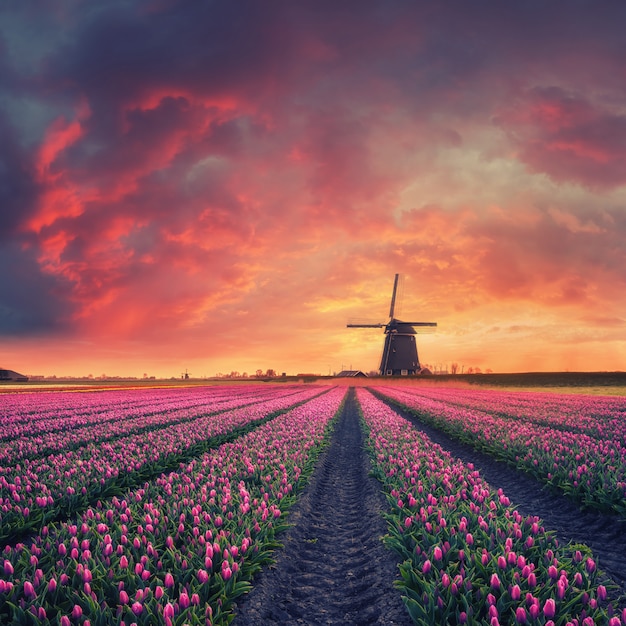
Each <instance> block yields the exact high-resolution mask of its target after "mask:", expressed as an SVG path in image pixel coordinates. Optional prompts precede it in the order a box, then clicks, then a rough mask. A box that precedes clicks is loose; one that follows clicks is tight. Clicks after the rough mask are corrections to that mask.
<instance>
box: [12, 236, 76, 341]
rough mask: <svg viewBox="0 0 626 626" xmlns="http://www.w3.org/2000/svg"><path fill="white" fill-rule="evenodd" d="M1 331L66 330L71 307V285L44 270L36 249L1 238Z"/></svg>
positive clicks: (13, 332)
mask: <svg viewBox="0 0 626 626" xmlns="http://www.w3.org/2000/svg"><path fill="white" fill-rule="evenodd" d="M0 268H2V271H0V335H1V336H12V335H16V336H21V335H32V334H41V333H49V332H52V331H61V330H64V328H63V326H64V322H62V320H64V319H67V316H68V314H70V313H71V307H69V306H68V303H67V300H66V298H67V296H68V295H69V293H70V290H69V289H68V285H67V284H66V283H65V282H64V281H63V280H62V279H59V278H58V277H52V276H47V275H45V274H43V273H42V272H41V268H40V267H39V265H38V263H37V261H36V259H35V258H34V256H33V251H32V250H22V249H21V248H20V247H19V246H18V245H16V244H11V243H7V242H6V241H5V242H2V241H0Z"/></svg>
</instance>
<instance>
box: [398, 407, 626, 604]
mask: <svg viewBox="0 0 626 626" xmlns="http://www.w3.org/2000/svg"><path fill="white" fill-rule="evenodd" d="M394 409H395V410H397V411H398V413H399V414H400V415H403V416H404V417H405V418H406V419H408V420H409V421H411V423H413V424H414V426H415V427H416V428H418V429H419V430H421V431H422V432H424V434H426V435H427V436H428V437H429V438H430V439H431V440H432V441H434V442H435V443H438V444H439V445H440V446H441V447H442V448H445V449H446V450H447V451H448V452H449V453H450V454H452V455H454V456H456V457H457V458H459V459H461V460H462V461H463V462H464V463H473V464H474V466H475V468H476V469H477V470H479V471H480V473H481V475H482V476H483V477H484V478H485V480H486V481H487V482H488V483H489V484H490V485H491V486H492V487H494V488H495V489H498V488H500V487H501V488H502V489H503V490H504V493H506V495H507V496H508V497H509V498H510V500H511V503H512V504H513V506H514V507H515V508H516V509H517V510H518V511H519V512H520V513H521V514H523V515H538V516H539V517H540V518H541V519H542V520H543V522H544V527H545V528H546V529H547V530H553V531H555V532H556V534H557V537H558V539H559V540H560V541H561V542H563V543H567V542H569V541H572V542H575V543H584V544H586V545H588V546H589V547H590V548H591V549H592V550H593V552H594V555H595V556H596V557H597V562H598V565H599V567H600V569H602V570H604V571H605V572H606V573H607V574H608V575H609V576H610V577H611V578H612V579H613V581H614V582H615V583H617V584H618V585H619V586H620V587H621V593H626V561H625V560H624V555H625V554H626V521H624V520H620V519H619V518H618V517H617V516H615V515H610V514H603V513H599V512H597V511H593V510H587V511H581V510H580V508H579V507H578V506H577V505H576V503H575V502H574V501H573V500H571V499H570V498H568V497H566V496H564V495H562V494H561V493H558V492H556V490H551V489H550V488H549V487H547V486H545V485H543V484H542V483H540V482H539V481H538V480H536V479H535V478H533V477H532V476H529V475H527V474H524V472H522V471H520V470H517V469H515V468H513V467H510V466H508V465H506V464H505V463H501V462H499V461H496V460H495V459H493V458H491V457H489V456H487V455H486V454H483V453H481V452H477V451H476V450H474V449H473V448H472V447H471V446H469V445H467V444H464V443H460V442H458V441H455V440H454V439H452V438H450V437H448V436H447V435H446V434H444V433H442V432H441V431H438V430H436V429H435V428H433V427H432V426H428V425H426V424H423V423H422V422H420V421H419V420H417V419H416V418H415V417H414V416H412V415H411V414H410V413H406V412H403V411H400V410H399V409H398V408H397V407H395V406H394Z"/></svg>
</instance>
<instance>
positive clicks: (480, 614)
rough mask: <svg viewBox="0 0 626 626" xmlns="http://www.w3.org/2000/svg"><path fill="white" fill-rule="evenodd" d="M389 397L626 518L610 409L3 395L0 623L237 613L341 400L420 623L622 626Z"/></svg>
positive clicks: (555, 546) (351, 396)
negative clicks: (359, 441)
mask: <svg viewBox="0 0 626 626" xmlns="http://www.w3.org/2000/svg"><path fill="white" fill-rule="evenodd" d="M395 404H397V405H399V406H401V407H402V408H403V410H409V411H411V412H413V413H414V414H415V415H417V416H418V417H419V419H420V420H424V421H426V422H428V423H430V424H431V425H434V426H436V427H437V428H438V429H440V430H442V431H445V432H446V433H448V434H449V435H452V436H454V437H457V438H460V439H462V440H465V441H468V442H471V443H472V445H474V446H476V447H478V448H480V449H481V450H483V451H486V452H488V453H489V454H491V455H492V456H494V457H496V458H498V459H500V460H502V461H504V462H507V463H509V464H512V465H514V466H515V467H517V468H518V469H519V471H520V472H529V473H531V474H532V475H534V476H536V477H537V478H538V479H539V480H541V481H545V482H549V483H550V484H552V485H553V486H555V487H557V488H559V489H561V490H562V491H563V492H564V493H567V494H568V495H569V496H571V497H573V498H576V499H577V500H578V501H579V502H580V503H581V504H584V505H586V506H590V507H595V508H597V509H600V510H606V511H612V512H618V513H619V514H620V515H626V497H625V496H626V476H625V475H624V471H625V469H626V426H625V425H624V422H625V419H624V418H625V416H626V402H625V401H624V400H623V399H621V398H606V397H600V396H597V397H591V396H557V395H553V394H539V393H506V392H500V391H486V390H471V389H454V388H443V389H439V388H434V387H423V386H417V385H416V386H400V385H396V386H394V385H376V386H371V387H357V388H356V389H354V388H351V389H349V388H348V387H344V386H337V387H332V386H321V385H319V386H318V385H310V384H309V385H304V384H293V385H291V384H285V385H266V384H242V385H237V386H236V385H232V386H225V385H224V386H206V387H202V386H198V387H180V388H174V387H171V388H162V389H116V390H106V391H97V392H84V393H83V392H78V393H74V392H73V393H68V392H62V391H52V392H46V393H42V392H39V393H25V392H22V393H15V394H11V393H7V394H3V395H2V396H1V397H0V549H2V554H1V555H0V624H33V625H36V624H53V625H55V626H58V625H61V626H73V625H81V626H95V625H105V624H124V625H125V626H130V625H132V624H136V625H138V626H139V625H147V624H165V625H168V626H170V625H172V626H183V625H184V624H203V625H213V624H215V625H217V624H228V623H230V622H231V621H232V620H233V619H235V620H236V610H237V603H238V602H240V601H242V600H243V598H244V597H245V594H246V593H247V592H248V591H249V590H250V589H251V587H252V585H254V584H255V575H257V574H258V573H259V571H260V570H261V569H262V568H264V567H267V566H268V565H269V564H270V563H271V562H272V558H273V557H272V555H273V553H274V551H275V550H276V549H278V548H279V546H280V542H281V540H282V539H281V536H283V534H284V533H285V532H288V530H287V529H288V523H287V520H288V515H287V513H288V511H289V510H290V508H291V507H293V506H295V505H296V504H297V501H298V498H299V496H300V494H301V493H302V492H303V490H304V488H305V486H306V484H307V481H308V480H309V479H310V477H311V476H312V475H313V473H314V472H315V470H316V467H317V465H316V463H317V460H318V459H319V458H320V455H321V454H322V453H323V452H324V451H325V450H327V449H328V444H329V442H330V440H331V438H332V437H333V428H334V425H335V423H336V421H337V419H338V417H339V416H340V415H343V414H345V413H342V411H343V412H345V411H346V407H347V406H348V405H350V406H353V407H354V414H355V415H356V418H355V419H354V420H353V422H354V428H357V429H360V430H361V431H362V441H363V445H362V446H360V447H359V446H358V445H356V444H355V445H356V447H355V449H354V450H353V451H350V453H351V454H353V455H354V457H355V459H356V458H357V457H358V456H359V455H368V458H369V459H370V461H371V468H372V474H373V476H375V478H376V480H377V481H378V483H379V488H380V490H381V492H382V493H383V494H384V498H385V499H386V502H387V506H386V507H384V508H383V510H381V511H380V513H381V514H383V515H384V517H385V520H386V522H387V527H388V532H387V535H386V536H385V537H384V543H385V546H387V548H389V554H390V555H394V556H393V558H396V559H397V560H398V561H399V569H398V578H397V580H396V587H397V589H398V591H399V592H400V593H401V594H402V596H403V599H404V603H405V606H406V608H407V616H410V619H412V620H413V621H414V622H415V623H417V624H424V625H425V624H433V625H435V624H444V625H445V624H450V625H452V624H476V625H477V624H489V625H490V626H498V625H505V624H535V625H538V626H569V625H571V626H573V625H577V626H591V625H592V624H608V625H609V626H618V625H619V624H626V603H624V602H622V599H620V596H619V590H618V589H617V587H616V586H615V585H613V584H612V582H611V580H610V579H608V578H607V577H606V576H605V575H604V574H603V572H602V571H601V563H600V564H599V563H598V561H597V559H596V557H595V556H594V555H593V553H592V552H591V550H590V549H589V548H587V547H586V546H585V545H582V544H577V545H574V544H563V543H562V542H561V543H559V541H557V539H556V538H555V533H554V532H552V531H551V530H550V529H547V528H545V527H544V524H543V522H542V521H541V519H539V518H538V517H536V516H533V515H526V516H523V515H521V514H520V513H519V512H518V511H517V510H516V508H515V503H514V502H513V503H512V502H510V501H509V498H508V497H507V495H506V494H505V493H504V492H503V491H502V489H498V487H497V485H494V486H491V485H489V484H487V483H486V482H485V481H484V479H483V478H482V477H481V474H480V472H479V471H478V470H477V469H475V468H474V467H473V466H472V465H471V464H464V463H463V462H461V461H460V460H458V459H456V458H454V457H452V456H451V455H450V454H449V453H448V452H447V451H446V450H445V449H443V448H442V447H441V446H439V445H437V444H436V443H434V442H432V441H431V440H430V439H429V438H428V437H427V436H426V435H424V433H423V432H422V431H420V430H419V429H417V428H416V427H415V426H414V425H413V424H412V423H411V422H410V421H409V420H407V419H405V418H404V417H402V415H401V414H400V413H399V412H398V411H397V410H395V409H394V408H393V407H394V405H395ZM360 437H361V435H360ZM362 458H363V457H362ZM341 478H342V477H341V476H340V475H339V476H337V477H336V478H335V480H336V481H340V480H341ZM370 480H371V479H370ZM329 484H331V485H332V484H333V481H329ZM324 497H327V498H332V492H331V493H329V494H327V495H325V496H324ZM354 497H358V494H356V495H355V496H354ZM381 497H382V496H381ZM346 504H347V503H346ZM337 505H338V506H341V505H342V503H341V502H338V503H337ZM377 515H378V512H377ZM298 523H299V524H306V523H307V520H306V519H300V520H299V521H298ZM349 567H350V564H349V563H346V568H349ZM320 601H321V602H323V598H321V599H320Z"/></svg>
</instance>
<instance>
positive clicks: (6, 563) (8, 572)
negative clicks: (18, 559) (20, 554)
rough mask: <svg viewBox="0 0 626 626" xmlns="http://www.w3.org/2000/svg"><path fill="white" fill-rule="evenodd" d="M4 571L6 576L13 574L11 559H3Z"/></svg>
mask: <svg viewBox="0 0 626 626" xmlns="http://www.w3.org/2000/svg"><path fill="white" fill-rule="evenodd" d="M4 573H5V575H6V576H13V565H12V563H11V561H7V560H6V559H5V561H4Z"/></svg>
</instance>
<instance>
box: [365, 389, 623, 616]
mask: <svg viewBox="0 0 626 626" xmlns="http://www.w3.org/2000/svg"><path fill="white" fill-rule="evenodd" d="M357 393H358V400H359V403H360V405H361V410H362V415H363V420H364V423H365V428H366V431H367V433H368V439H367V442H368V446H369V449H370V453H371V456H372V461H373V465H374V473H375V475H376V477H377V478H378V479H379V480H380V481H381V483H382V484H383V487H384V489H385V491H386V493H387V494H388V499H389V503H390V508H391V513H390V515H389V516H388V523H389V535H388V536H387V538H386V541H387V543H388V545H390V546H391V547H392V548H394V549H395V550H397V551H398V552H399V553H400V555H401V557H402V559H403V562H402V564H401V565H400V570H401V580H400V587H401V588H402V590H403V591H404V594H405V596H404V597H405V602H406V604H407V608H408V610H409V612H410V614H411V616H412V617H413V619H414V620H415V622H416V623H418V624H442V625H445V624H490V625H491V626H498V625H499V624H502V625H504V624H536V625H539V626H555V625H563V626H565V625H567V626H574V625H578V626H591V625H593V624H609V625H610V626H618V625H619V624H621V623H622V622H623V623H626V610H623V611H621V612H620V610H619V608H618V607H616V606H614V605H613V604H612V603H611V602H609V601H608V598H607V594H608V591H607V587H606V586H605V585H603V584H601V582H600V581H601V578H600V574H599V572H598V569H597V567H596V563H595V561H594V559H593V556H592V554H591V552H590V551H589V550H588V549H587V548H586V547H584V546H564V547H561V546H559V544H558V542H557V540H556V539H555V538H554V535H553V534H552V533H550V532H547V531H546V530H545V529H544V528H543V526H542V525H541V521H540V520H539V519H538V518H537V517H532V516H531V517H523V516H522V515H520V514H519V513H518V512H517V511H516V510H515V509H514V508H513V507H512V506H511V505H510V502H509V500H508V498H507V497H506V495H505V494H504V493H503V492H502V491H501V490H498V491H495V490H494V489H492V488H491V487H490V486H489V485H488V484H487V483H486V482H485V481H483V480H482V478H481V476H480V474H479V472H477V471H476V470H474V468H473V467H472V466H471V465H465V464H463V463H462V462H461V461H459V460H458V459H454V458H453V457H452V456H451V455H450V454H449V453H448V452H446V451H445V450H443V449H442V448H441V447H440V446H438V445H437V444H435V443H433V442H432V441H430V440H429V439H428V438H427V437H426V436H425V435H424V434H423V433H421V432H419V431H416V430H415V429H414V428H413V427H412V426H411V425H410V423H409V422H408V421H406V420H405V419H403V418H402V417H400V416H399V415H398V414H397V413H396V412H395V411H394V410H393V409H391V408H390V407H389V406H388V405H387V404H386V403H384V402H382V401H381V400H379V399H378V398H376V397H374V396H373V395H372V394H371V393H370V392H369V391H367V390H366V389H359V390H358V392H357Z"/></svg>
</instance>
